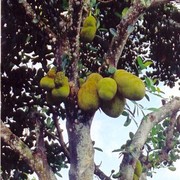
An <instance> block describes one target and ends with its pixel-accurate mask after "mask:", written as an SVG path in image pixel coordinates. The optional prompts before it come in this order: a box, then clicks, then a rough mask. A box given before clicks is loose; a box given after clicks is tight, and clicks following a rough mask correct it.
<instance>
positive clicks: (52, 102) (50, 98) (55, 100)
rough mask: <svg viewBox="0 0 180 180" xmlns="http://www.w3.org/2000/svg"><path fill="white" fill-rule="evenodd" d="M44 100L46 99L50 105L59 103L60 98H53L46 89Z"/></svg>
mask: <svg viewBox="0 0 180 180" xmlns="http://www.w3.org/2000/svg"><path fill="white" fill-rule="evenodd" d="M46 101H47V103H48V104H50V105H56V104H59V103H61V102H62V100H61V99H59V98H54V97H53V96H52V93H51V92H50V91H48V92H47V94H46Z"/></svg>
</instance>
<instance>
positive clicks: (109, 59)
mask: <svg viewBox="0 0 180 180" xmlns="http://www.w3.org/2000/svg"><path fill="white" fill-rule="evenodd" d="M148 2H150V4H145V3H144V4H143V1H142V0H134V2H133V4H132V6H131V7H130V8H129V10H128V12H127V15H126V16H124V17H123V18H122V20H121V21H120V23H119V24H118V25H117V36H114V37H113V39H112V41H111V44H110V47H109V50H108V52H107V54H106V55H105V60H106V63H107V64H109V65H111V66H115V67H117V64H118V61H119V58H120V57H121V55H122V52H123V49H124V46H125V44H126V41H127V39H128V37H129V35H130V34H131V32H132V31H133V30H134V25H135V23H136V22H137V20H138V18H139V16H140V15H141V14H142V13H143V12H144V11H145V10H146V9H147V8H149V7H151V6H155V5H159V4H160V3H167V2H170V0H153V1H148Z"/></svg>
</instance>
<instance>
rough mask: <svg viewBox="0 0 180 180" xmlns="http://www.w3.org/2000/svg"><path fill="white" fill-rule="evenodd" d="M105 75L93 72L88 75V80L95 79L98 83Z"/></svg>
mask: <svg viewBox="0 0 180 180" xmlns="http://www.w3.org/2000/svg"><path fill="white" fill-rule="evenodd" d="M102 78H103V77H102V76H101V75H100V74H98V73H91V74H90V75H89V76H88V77H87V80H86V82H89V81H93V82H95V84H96V85H97V83H98V82H99V81H100V80H101V79H102Z"/></svg>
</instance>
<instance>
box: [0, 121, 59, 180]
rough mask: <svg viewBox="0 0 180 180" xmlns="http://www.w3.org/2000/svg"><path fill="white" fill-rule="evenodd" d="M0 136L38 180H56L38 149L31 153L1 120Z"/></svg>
mask: <svg viewBox="0 0 180 180" xmlns="http://www.w3.org/2000/svg"><path fill="white" fill-rule="evenodd" d="M0 130H1V133H0V137H1V138H2V140H3V141H4V142H5V143H7V144H8V145H9V146H10V147H11V148H12V149H13V150H14V151H15V152H17V153H18V154H19V155H20V158H22V159H23V160H24V161H26V162H27V164H28V165H29V166H30V167H31V169H32V170H34V171H35V172H36V174H37V175H38V177H39V179H40V180H56V177H55V175H54V173H53V172H52V170H51V169H50V167H49V165H48V164H47V163H46V164H44V159H43V157H42V154H41V152H40V151H37V152H36V153H33V152H32V151H31V150H30V149H29V147H28V146H27V145H26V144H25V143H24V142H23V141H22V140H21V139H20V138H19V137H17V136H16V135H15V134H13V133H12V131H11V130H10V129H9V128H8V127H7V126H6V125H5V124H4V123H3V122H2V120H1V125H0Z"/></svg>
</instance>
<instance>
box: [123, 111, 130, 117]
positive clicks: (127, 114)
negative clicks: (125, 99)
mask: <svg viewBox="0 0 180 180" xmlns="http://www.w3.org/2000/svg"><path fill="white" fill-rule="evenodd" d="M121 115H123V116H129V113H128V112H127V111H123V112H122V114H121Z"/></svg>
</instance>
